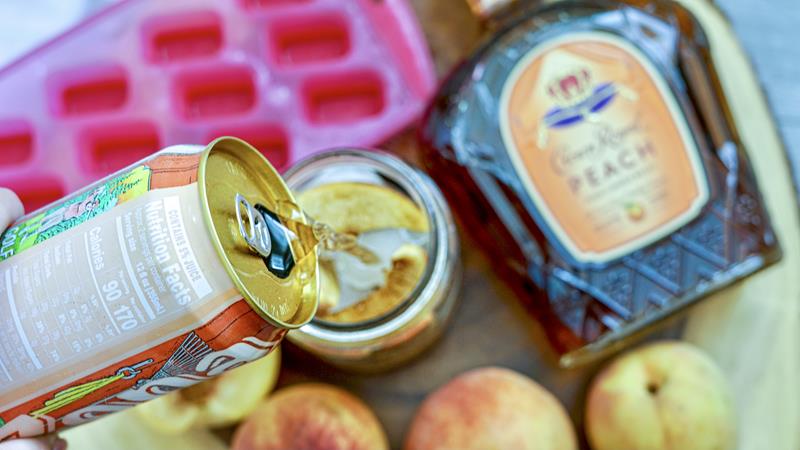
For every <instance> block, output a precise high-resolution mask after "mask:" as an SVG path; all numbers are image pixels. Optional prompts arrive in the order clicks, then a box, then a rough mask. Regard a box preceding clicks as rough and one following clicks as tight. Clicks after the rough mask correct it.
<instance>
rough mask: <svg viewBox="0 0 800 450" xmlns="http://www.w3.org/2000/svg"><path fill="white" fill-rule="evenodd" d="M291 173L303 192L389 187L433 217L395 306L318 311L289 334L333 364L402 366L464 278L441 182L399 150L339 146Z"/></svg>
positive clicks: (434, 332)
mask: <svg viewBox="0 0 800 450" xmlns="http://www.w3.org/2000/svg"><path fill="white" fill-rule="evenodd" d="M285 179H286V182H287V184H288V185H289V187H290V188H291V189H292V190H293V191H294V192H295V193H296V194H298V195H302V193H303V192H304V191H307V190H309V189H312V188H315V187H319V186H322V185H327V184H332V183H366V184H372V185H377V186H381V187H384V188H389V189H391V190H393V191H395V192H397V193H400V194H401V195H403V196H404V197H406V198H408V199H409V200H411V201H412V202H413V203H414V204H416V205H417V206H418V207H419V208H420V210H421V211H423V212H424V214H425V215H426V218H427V221H428V228H427V232H426V234H427V239H426V244H425V246H426V247H427V248H426V251H427V255H428V257H427V262H426V265H425V268H424V271H423V274H422V276H421V278H420V280H419V282H418V283H417V285H416V287H415V288H414V289H413V291H412V292H411V294H410V295H409V296H408V297H407V298H405V299H404V300H402V301H401V302H400V303H399V304H398V305H397V306H396V307H394V308H393V309H391V310H390V311H389V312H387V313H385V314H383V315H381V316H378V317H375V318H371V319H367V320H363V321H359V322H347V323H341V322H333V321H329V320H324V319H322V318H321V317H320V315H319V314H318V315H317V317H315V318H314V319H313V320H312V321H311V323H309V324H308V325H305V326H303V327H301V328H300V329H298V330H294V331H293V332H291V333H289V335H288V339H289V340H290V341H291V342H292V343H294V344H296V345H297V346H298V347H300V348H302V349H304V350H306V351H308V352H310V353H312V354H314V355H316V356H317V357H319V358H320V359H322V360H324V361H326V362H328V363H330V364H333V365H335V366H337V367H340V368H343V369H347V370H352V371H358V372H377V371H382V370H388V369H390V368H393V367H397V366H399V365H401V364H403V363H404V362H406V361H408V360H410V359H411V358H413V357H415V356H416V355H418V354H420V353H421V352H422V351H423V350H425V349H426V348H427V347H429V346H430V345H431V344H432V343H433V342H434V341H435V340H436V338H437V337H439V336H440V335H441V333H442V331H443V330H444V327H445V326H446V324H447V322H448V319H449V317H450V316H451V314H452V312H453V307H454V305H455V303H456V298H457V296H458V293H459V289H460V286H461V278H462V267H461V259H460V243H459V239H458V233H457V231H456V227H455V224H454V222H453V217H452V214H451V212H450V209H449V207H448V205H447V203H446V202H445V200H444V197H443V196H442V193H441V191H440V190H439V188H438V187H437V186H436V184H434V182H433V181H432V180H431V179H430V178H429V177H428V176H427V175H425V174H424V173H422V172H421V171H419V170H418V169H416V168H414V167H411V166H410V165H408V164H406V163H405V162H403V161H401V160H400V159H398V158H396V157H394V156H390V155H388V154H385V153H381V152H375V151H367V150H357V149H341V150H334V151H332V152H328V153H324V154H321V155H317V156H314V157H312V158H309V159H306V160H304V161H301V162H300V163H298V164H296V165H295V166H294V167H292V168H291V169H290V170H289V171H288V172H287V173H286V174H285ZM301 206H302V205H301Z"/></svg>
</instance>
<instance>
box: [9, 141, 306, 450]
mask: <svg viewBox="0 0 800 450" xmlns="http://www.w3.org/2000/svg"><path fill="white" fill-rule="evenodd" d="M282 202H283V203H288V204H294V198H293V197H292V194H291V192H290V191H289V189H288V188H287V187H286V185H285V184H284V182H283V180H282V179H281V177H280V176H279V175H278V173H277V172H276V171H275V169H274V168H273V167H272V166H271V165H270V164H269V163H268V162H267V160H266V159H264V157H263V156H262V155H261V154H260V153H259V152H258V151H256V150H255V149H253V148H252V147H251V146H250V145H248V144H246V143H244V142H243V141H240V140H238V139H235V138H230V137H224V138H220V139H217V140H215V141H214V142H212V143H211V144H209V146H207V147H205V148H204V147H198V146H176V147H169V148H167V149H164V150H161V151H159V152H157V153H155V154H153V155H152V156H150V157H148V158H146V159H144V160H142V161H140V162H138V163H135V164H133V165H131V166H129V167H128V168H126V169H123V170H121V171H119V172H117V173H115V174H113V175H110V176H108V177H106V178H104V179H103V180H100V181H98V182H96V183H94V184H92V185H90V186H88V187H86V188H85V189H83V190H81V191H79V192H76V193H74V194H72V195H69V196H68V197H66V198H64V199H61V200H59V201H57V202H55V203H53V204H51V205H49V206H47V207H45V208H42V209H40V210H38V211H36V212H34V213H32V214H29V215H27V216H25V217H23V218H22V219H20V220H19V221H17V222H16V223H15V224H14V225H12V226H11V227H10V228H9V229H8V230H6V231H5V233H4V234H3V235H2V236H0V441H3V440H6V439H13V438H17V437H30V436H37V435H42V434H46V433H50V432H53V431H56V430H59V429H61V428H64V427H69V426H74V425H79V424H82V423H85V422H89V421H91V420H93V419H96V418H99V417H102V416H104V415H106V414H110V413H113V412H116V411H119V410H122V409H125V408H128V407H131V406H134V405H136V404H138V403H141V402H144V401H147V400H150V399H152V398H155V397H157V396H159V395H161V394H165V393H168V392H171V391H174V390H176V389H181V388H183V387H187V386H190V385H192V384H195V383H198V382H201V381H204V380H206V379H209V378H212V377H214V376H217V375H219V374H221V373H222V372H224V371H226V370H229V369H233V368H235V367H238V366H240V365H242V364H245V363H247V362H248V361H252V360H254V359H257V358H260V357H262V356H265V355H266V354H268V353H269V352H270V351H271V350H272V349H273V348H275V347H276V346H277V345H278V343H279V342H280V341H281V339H282V338H283V337H284V335H285V334H286V332H287V331H288V330H289V329H293V328H297V327H300V326H302V325H303V324H305V323H307V322H308V321H309V320H310V319H311V318H312V316H313V315H314V313H315V311H316V306H317V259H316V253H315V249H314V245H315V244H316V243H315V242H309V241H308V240H304V239H300V238H298V236H302V232H301V230H298V229H296V227H302V226H303V225H304V223H303V222H302V220H301V221H299V222H295V221H282V220H281V219H280V218H279V216H277V215H275V214H272V213H269V212H270V211H276V210H278V208H279V203H282ZM253 205H255V207H254V206H253Z"/></svg>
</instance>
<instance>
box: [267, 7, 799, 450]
mask: <svg viewBox="0 0 800 450" xmlns="http://www.w3.org/2000/svg"><path fill="white" fill-rule="evenodd" d="M412 3H413V4H414V6H415V8H416V10H417V14H418V15H419V17H420V20H421V22H422V24H423V28H424V30H425V33H426V35H427V37H428V40H429V43H430V45H431V50H432V53H433V55H434V59H435V61H436V66H437V70H438V71H439V73H440V75H444V74H446V73H447V72H448V71H449V70H450V68H451V67H453V65H454V64H456V63H457V62H458V61H459V60H460V59H461V58H462V57H463V56H464V55H465V54H467V53H468V51H469V49H470V48H471V47H472V45H474V43H475V42H476V41H477V39H478V36H479V26H478V23H477V22H476V21H475V20H474V19H473V18H472V16H471V15H470V13H469V11H468V9H467V8H466V7H465V6H464V2H463V0H435V1H431V0H413V2H412ZM681 3H683V4H685V5H686V6H687V7H689V8H690V9H691V10H692V11H693V12H694V13H695V14H696V16H697V17H698V19H699V20H700V21H701V22H703V24H704V26H705V28H706V29H707V30H708V31H709V35H710V36H709V39H710V41H711V46H712V48H713V55H714V58H715V60H716V64H717V66H718V70H719V72H720V75H721V81H722V84H723V87H724V89H725V92H726V93H727V94H728V95H729V99H730V103H731V108H732V111H733V114H734V116H735V118H736V120H737V121H738V123H739V131H740V133H741V135H742V140H743V141H744V143H745V144H746V146H747V148H748V149H750V150H751V151H752V153H753V154H752V155H751V158H752V161H753V165H754V167H755V170H756V172H757V175H758V178H759V182H760V184H761V188H762V191H763V193H764V196H765V198H766V199H767V204H768V205H767V206H768V209H769V211H770V213H771V215H772V219H773V221H774V226H775V228H776V231H777V234H778V236H779V238H780V241H781V244H782V247H783V250H784V253H785V255H784V258H783V260H782V261H781V262H780V263H779V264H777V265H775V266H773V267H771V268H769V269H767V270H765V271H763V272H761V273H759V274H758V275H756V276H754V277H751V278H749V279H747V280H746V281H745V282H743V283H740V284H738V285H736V286H734V287H732V288H730V289H727V290H725V291H723V292H720V293H718V294H717V295H714V296H713V297H712V298H709V299H707V300H705V301H703V302H701V303H700V305H698V306H697V307H695V308H693V309H691V310H690V311H689V313H688V314H683V315H682V316H679V317H677V318H675V319H672V320H670V321H669V322H667V323H665V324H662V325H661V326H660V327H659V329H658V330H656V331H655V332H654V333H653V334H652V335H651V337H650V338H649V339H658V338H665V337H666V338H679V337H681V336H683V338H685V339H686V340H688V341H691V342H693V343H695V344H697V345H699V346H700V347H702V348H704V349H706V351H708V353H710V354H711V356H712V357H713V358H714V359H715V360H716V361H717V362H718V363H719V364H720V365H721V366H722V368H723V370H724V371H725V373H726V374H727V376H728V379H729V381H730V383H731V386H732V388H733V391H734V395H735V398H736V402H737V405H738V416H739V440H740V448H741V449H745V450H749V449H754V450H755V449H759V450H760V449H770V450H797V449H800V431H798V430H800V388H798V382H800V221H799V219H798V208H797V206H796V205H797V203H796V199H795V196H794V189H793V185H792V181H791V175H790V173H789V170H788V165H787V164H786V158H785V153H784V148H783V144H782V142H781V140H780V138H779V136H778V134H777V132H776V128H775V125H774V122H773V119H772V116H771V114H770V111H769V109H768V107H767V105H766V102H765V99H764V96H763V93H762V92H761V90H760V87H759V83H758V80H757V78H756V77H755V75H754V73H753V71H752V68H751V67H750V64H749V61H748V59H747V57H746V56H745V55H744V53H743V51H742V49H741V48H740V46H739V43H738V40H737V39H736V37H735V35H734V33H733V31H732V30H731V28H730V26H729V24H728V23H727V22H726V20H725V19H724V17H723V16H722V15H721V14H720V12H719V11H718V10H717V9H716V7H715V6H713V4H712V3H710V2H708V1H705V0H681ZM389 147H390V148H391V149H393V150H395V151H397V152H399V153H401V154H403V155H405V156H407V157H408V158H410V159H413V157H414V147H415V143H414V138H413V133H408V134H407V135H404V136H400V137H398V138H397V139H396V140H394V141H393V142H391V143H390V145H389ZM462 237H463V241H464V245H463V247H464V253H465V255H464V264H465V269H466V270H465V280H464V286H463V287H462V295H461V304H460V306H459V309H458V310H457V312H456V313H455V317H454V320H453V322H452V324H451V326H450V329H449V330H448V332H447V334H446V336H445V337H444V338H443V339H442V340H441V341H440V342H439V343H438V344H437V345H436V346H435V347H434V348H433V349H431V350H430V351H429V352H427V353H426V354H424V355H423V356H422V357H421V358H419V359H418V360H416V361H415V362H413V363H412V364H410V365H409V366H407V367H404V368H402V369H400V370H397V371H394V372H391V373H388V374H383V375H379V376H371V377H360V376H352V375H347V374H344V373H341V372H339V371H337V370H335V369H331V368H329V367H327V366H325V365H323V364H320V363H315V362H312V361H309V359H308V357H307V355H304V354H300V353H299V352H292V351H289V352H288V353H289V357H288V358H287V360H286V365H287V368H288V370H285V371H284V376H283V379H282V382H283V383H294V382H297V381H300V380H323V381H328V382H333V383H336V384H339V385H342V386H344V387H346V388H348V389H350V390H352V391H353V392H355V393H357V394H358V395H360V396H361V397H362V398H364V399H365V400H366V401H367V403H369V404H370V405H371V406H372V407H373V408H374V409H375V410H376V412H377V414H378V416H379V418H380V419H381V421H382V422H383V423H384V425H385V426H386V429H387V432H388V433H389V437H390V441H391V443H392V446H393V447H394V448H397V447H400V446H401V445H402V442H403V437H404V434H405V431H406V430H407V428H408V424H409V422H410V420H411V418H412V417H413V414H414V412H415V410H416V408H417V407H418V406H419V403H420V401H421V400H422V399H423V398H424V397H425V395H427V394H428V393H429V392H431V391H432V390H434V389H436V388H437V387H438V386H440V385H442V384H443V383H445V382H446V381H447V380H448V379H450V378H451V377H453V376H455V375H456V374H458V373H460V372H463V371H465V370H467V369H470V368H473V367H478V366H484V365H500V366H506V367H510V368H513V369H516V370H518V371H520V372H522V373H524V374H527V375H529V376H531V377H532V378H534V379H535V380H537V381H538V382H540V383H541V384H543V385H544V386H546V387H547V388H548V389H550V390H551V391H553V392H554V393H555V394H556V395H557V396H558V397H559V398H560V399H561V401H562V402H563V403H564V405H565V406H566V407H567V409H568V410H569V411H570V413H571V415H572V417H573V419H574V421H575V423H576V428H577V429H578V431H579V433H580V434H582V430H581V428H582V414H583V398H584V395H585V391H586V388H587V385H588V382H589V380H590V379H591V377H592V375H593V374H594V373H595V372H596V371H597V370H598V369H599V367H600V366H601V365H602V364H600V365H597V364H596V365H592V366H588V367H583V368H581V369H579V370H562V369H559V368H557V367H556V365H555V362H554V357H553V355H552V354H551V353H550V350H549V349H548V347H547V344H546V342H545V339H544V336H543V334H542V331H541V330H540V328H539V326H538V324H537V323H536V322H535V321H534V320H533V319H531V318H530V317H529V316H528V315H527V314H526V312H525V311H524V310H523V309H522V307H521V306H520V305H519V303H518V302H517V300H516V299H515V298H514V295H513V294H512V293H511V292H510V291H509V290H508V289H507V288H506V287H505V286H504V285H503V284H502V282H500V281H499V280H498V279H497V278H495V276H494V275H493V274H492V273H491V268H490V267H488V262H487V260H486V259H485V258H484V257H483V256H482V255H480V254H478V253H476V251H475V250H474V249H475V248H476V247H477V244H476V243H474V242H471V241H470V238H469V236H467V235H466V234H465V233H462ZM581 439H582V441H583V437H581ZM582 444H583V445H584V447H585V446H586V443H585V441H583V442H582Z"/></svg>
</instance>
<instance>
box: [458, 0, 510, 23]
mask: <svg viewBox="0 0 800 450" xmlns="http://www.w3.org/2000/svg"><path fill="white" fill-rule="evenodd" d="M516 2H517V0H467V3H468V4H469V7H470V9H471V10H472V14H474V15H475V16H476V17H477V18H479V19H480V20H482V21H485V20H489V19H491V18H493V17H497V15H498V14H499V13H500V11H502V10H505V9H507V8H509V7H510V6H511V5H512V4H513V3H516Z"/></svg>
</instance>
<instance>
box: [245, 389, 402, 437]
mask: <svg viewBox="0 0 800 450" xmlns="http://www.w3.org/2000/svg"><path fill="white" fill-rule="evenodd" d="M290 448H297V449H304V450H321V449H326V450H382V449H388V448H389V444H388V440H387V439H386V434H385V433H384V431H383V428H382V427H381V424H380V422H378V419H377V418H376V417H375V415H374V414H373V413H372V411H371V410H370V409H369V407H367V405H365V404H364V403H363V402H362V401H361V400H359V399H358V398H356V397H355V396H353V395H352V394H350V393H348V392H347V391H344V390H342V389H340V388H337V387H334V386H330V385H325V384H316V383H309V384H300V385H295V386H291V387H288V388H285V389H281V390H279V391H277V392H275V394H273V395H272V396H270V397H269V398H268V399H267V400H266V401H265V402H264V403H263V404H262V405H261V406H260V407H259V408H258V409H256V410H255V411H254V412H253V413H252V414H251V415H250V417H249V418H248V419H247V420H246V421H245V422H244V423H243V424H242V425H241V426H239V428H238V429H237V430H236V433H235V434H234V436H233V444H232V446H231V449H232V450H273V449H274V450H278V449H280V450H283V449H290Z"/></svg>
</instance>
